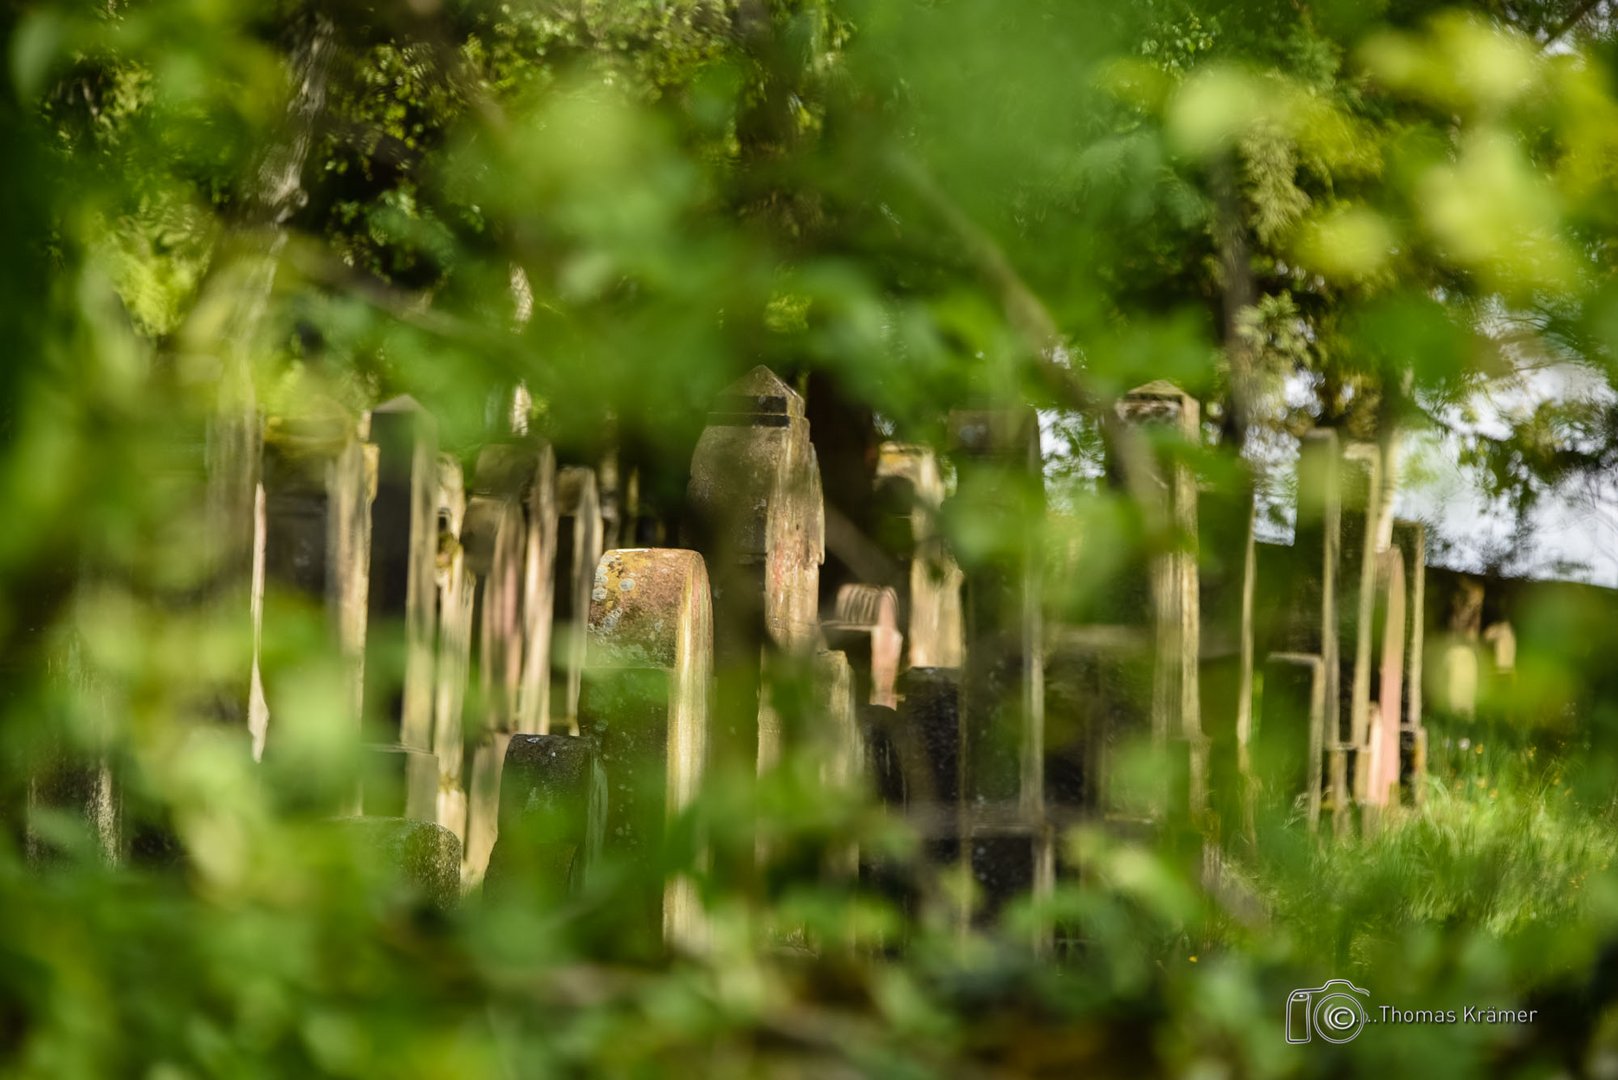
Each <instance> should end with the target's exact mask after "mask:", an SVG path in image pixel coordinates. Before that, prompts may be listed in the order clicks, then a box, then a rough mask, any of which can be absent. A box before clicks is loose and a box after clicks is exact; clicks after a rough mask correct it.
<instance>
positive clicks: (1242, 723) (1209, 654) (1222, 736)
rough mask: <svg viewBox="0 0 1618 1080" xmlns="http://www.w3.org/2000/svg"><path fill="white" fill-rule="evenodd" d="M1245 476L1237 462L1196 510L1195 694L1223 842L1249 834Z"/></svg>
mask: <svg viewBox="0 0 1618 1080" xmlns="http://www.w3.org/2000/svg"><path fill="white" fill-rule="evenodd" d="M1254 505H1255V504H1254V490H1253V483H1252V478H1251V475H1250V474H1249V473H1248V472H1247V470H1246V469H1245V468H1244V467H1242V465H1241V464H1240V463H1237V464H1235V465H1233V466H1232V467H1231V468H1230V471H1229V472H1228V473H1227V474H1226V475H1225V476H1224V477H1223V478H1219V479H1216V480H1215V482H1214V483H1213V484H1212V485H1211V486H1210V488H1209V489H1208V490H1205V491H1204V492H1202V496H1201V505H1200V507H1199V510H1198V519H1199V520H1198V526H1199V528H1200V534H1199V536H1198V544H1197V555H1198V567H1197V571H1198V588H1199V590H1200V593H1199V597H1198V604H1199V609H1200V613H1201V620H1202V622H1201V628H1200V643H1199V654H1200V663H1199V665H1198V692H1199V695H1200V707H1201V720H1202V728H1203V732H1204V734H1205V735H1206V736H1207V738H1208V791H1209V800H1210V804H1211V806H1212V808H1213V809H1214V811H1215V813H1216V815H1217V818H1216V820H1217V822H1218V827H1219V832H1220V835H1221V837H1223V838H1225V839H1226V840H1228V839H1230V838H1233V837H1235V836H1238V835H1248V836H1251V834H1252V824H1253V823H1252V806H1251V799H1250V795H1251V791H1250V778H1251V761H1250V751H1251V746H1250V742H1251V736H1252V726H1253V656H1254V649H1255V642H1254V633H1255V630H1254V606H1255V603H1256V598H1257V597H1256V593H1257V578H1258V559H1257V544H1256V539H1257V538H1256V536H1255V531H1254V523H1255V522H1254V518H1255V514H1254Z"/></svg>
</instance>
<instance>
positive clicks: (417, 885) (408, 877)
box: [333, 817, 461, 911]
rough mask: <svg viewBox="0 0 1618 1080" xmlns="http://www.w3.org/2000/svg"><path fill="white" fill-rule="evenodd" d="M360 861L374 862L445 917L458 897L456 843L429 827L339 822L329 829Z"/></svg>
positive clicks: (376, 820) (397, 821) (389, 821)
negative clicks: (333, 829)
mask: <svg viewBox="0 0 1618 1080" xmlns="http://www.w3.org/2000/svg"><path fill="white" fill-rule="evenodd" d="M333 824H334V825H335V826H336V827H337V828H338V829H339V830H340V831H341V832H342V833H343V834H345V835H346V838H347V840H348V841H349V842H350V843H351V844H353V845H354V848H355V853H356V854H357V855H358V856H360V857H362V858H372V859H376V860H377V861H378V862H379V863H380V865H381V866H382V867H383V868H385V869H386V870H388V871H390V872H392V873H393V874H395V875H396V876H397V880H398V883H399V884H400V885H401V886H403V887H404V888H405V890H406V891H407V892H408V893H409V894H411V895H412V896H413V898H415V899H418V900H420V901H422V902H424V903H426V904H427V905H428V906H430V907H433V908H436V909H439V910H444V911H447V910H448V909H450V908H452V907H454V906H455V905H456V903H458V902H459V900H460V897H461V842H460V841H459V840H458V839H456V837H455V834H454V833H452V832H450V831H449V830H448V829H446V828H444V827H443V826H441V825H435V824H433V823H432V822H430V821H411V820H409V819H408V818H386V817H359V818H338V819H336V820H335V822H334V823H333Z"/></svg>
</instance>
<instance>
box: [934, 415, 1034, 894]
mask: <svg viewBox="0 0 1618 1080" xmlns="http://www.w3.org/2000/svg"><path fill="white" fill-rule="evenodd" d="M950 431H951V436H952V442H953V445H954V447H955V453H954V460H955V462H956V475H957V485H956V493H955V495H954V496H953V497H952V499H951V500H950V503H949V505H948V508H947V510H946V513H947V515H948V516H949V517H950V518H951V519H953V520H954V521H955V522H956V523H957V525H958V527H959V528H960V529H962V530H967V529H970V523H971V522H972V521H974V520H976V521H995V522H999V523H1001V524H1002V526H1006V525H1009V526H1010V527H1009V528H1002V530H1001V532H1002V533H1003V535H1001V536H999V537H996V538H995V540H994V542H993V543H991V544H989V545H986V546H976V547H966V546H962V547H959V548H958V549H957V552H956V554H957V558H958V559H959V560H960V563H961V567H962V570H963V572H964V574H965V583H966V584H965V592H964V597H965V602H964V606H963V611H964V614H965V620H964V623H965V627H966V655H965V661H966V664H965V667H964V668H963V669H962V685H961V733H962V738H961V754H962V759H963V768H962V770H961V772H962V806H963V816H964V818H965V829H964V831H963V833H962V842H963V843H966V844H968V845H969V847H968V850H967V853H966V855H967V861H968V863H969V866H970V869H971V872H972V876H973V878H974V879H975V881H976V882H977V884H978V886H979V888H980V890H981V899H982V903H981V905H980V906H979V908H978V910H977V911H976V912H974V917H975V919H976V920H977V921H979V922H982V923H987V922H989V921H992V920H993V919H995V918H996V917H997V916H998V915H999V913H1000V911H1001V909H1002V908H1003V907H1004V905H1005V903H1006V901H1007V900H1009V899H1011V898H1012V897H1014V896H1016V895H1018V894H1020V893H1022V892H1026V891H1029V890H1033V891H1035V892H1043V891H1046V889H1047V888H1048V886H1049V885H1050V884H1051V881H1050V873H1049V871H1050V868H1051V867H1052V866H1053V865H1054V864H1053V858H1052V849H1051V835H1050V830H1049V827H1048V823H1047V821H1046V817H1045V788H1044V785H1045V767H1044V761H1045V686H1044V677H1045V668H1044V621H1043V614H1042V610H1041V591H1040V571H1041V567H1042V552H1041V549H1040V544H1041V542H1042V538H1043V529H1042V523H1043V520H1044V515H1045V491H1044V475H1043V471H1042V466H1041V457H1040V446H1039V425H1038V420H1037V418H1036V416H1035V414H1034V412H1033V410H1032V409H1023V408H1017V409H1001V410H973V411H957V412H952V413H951V414H950ZM980 535H981V534H980Z"/></svg>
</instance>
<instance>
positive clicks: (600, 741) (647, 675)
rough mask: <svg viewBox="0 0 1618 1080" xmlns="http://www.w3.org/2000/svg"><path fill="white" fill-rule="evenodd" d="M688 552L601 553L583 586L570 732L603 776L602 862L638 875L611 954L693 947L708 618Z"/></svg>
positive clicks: (698, 562) (698, 561)
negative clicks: (586, 608)
mask: <svg viewBox="0 0 1618 1080" xmlns="http://www.w3.org/2000/svg"><path fill="white" fill-rule="evenodd" d="M709 590H710V585H709V581H708V574H707V570H706V568H705V567H704V565H703V561H702V557H701V556H699V555H698V554H697V553H696V552H693V551H683V550H677V549H669V548H639V549H628V550H622V549H621V550H617V551H609V552H607V553H606V554H605V555H603V556H602V558H601V562H600V563H599V564H597V567H596V573H595V579H594V583H593V587H592V589H591V594H590V595H591V600H590V616H589V624H588V639H587V645H586V650H585V678H584V691H583V694H582V695H581V697H580V701H579V726H580V728H581V730H582V731H583V732H584V734H585V735H587V736H589V737H591V738H593V739H595V740H596V744H597V746H598V747H599V748H600V750H599V753H600V762H601V767H602V770H603V772H604V773H605V776H606V784H607V796H606V797H607V814H606V819H605V826H604V832H603V836H604V842H603V858H604V859H607V860H613V861H615V862H616V863H617V864H618V865H619V867H620V869H623V870H624V871H625V872H630V873H634V874H638V875H639V876H638V877H637V878H636V879H635V881H634V883H633V885H632V886H631V887H630V888H628V889H627V890H626V893H625V896H626V898H625V901H624V905H625V910H624V913H623V922H622V926H623V930H622V934H623V938H622V941H621V942H620V945H621V947H622V948H624V949H625V950H626V951H627V952H630V953H638V954H645V953H648V952H655V951H658V950H659V949H661V947H662V946H663V945H664V944H667V945H672V946H675V947H678V948H682V949H700V948H702V947H703V946H704V944H705V942H706V939H707V928H706V924H705V917H704V914H703V912H702V909H701V905H700V903H699V901H698V898H697V894H696V887H695V884H694V882H693V881H692V878H691V873H690V871H691V866H692V865H693V864H695V863H696V862H698V861H700V847H701V845H700V843H699V842H698V841H697V839H696V838H695V837H694V836H692V835H690V834H689V832H688V831H687V832H683V833H677V832H675V831H674V830H675V827H676V825H679V826H682V827H685V826H688V824H689V823H688V822H686V821H684V820H683V818H682V812H683V811H685V810H686V809H687V808H688V807H689V806H690V805H691V803H692V801H693V800H694V799H695V798H696V795H697V789H698V785H699V784H700V783H701V782H702V778H703V774H704V772H705V770H706V768H707V762H708V743H709V707H710V694H711V682H712V677H713V645H712V642H713V613H712V607H711V599H710V591H709Z"/></svg>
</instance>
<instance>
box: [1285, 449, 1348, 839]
mask: <svg viewBox="0 0 1618 1080" xmlns="http://www.w3.org/2000/svg"><path fill="white" fill-rule="evenodd" d="M1341 480H1342V450H1341V448H1340V447H1339V445H1338V441H1337V434H1336V432H1334V431H1330V430H1326V429H1316V430H1314V431H1310V432H1308V433H1307V434H1305V435H1304V436H1303V438H1302V439H1301V440H1300V443H1299V447H1298V470H1297V506H1296V511H1295V525H1294V534H1293V541H1292V550H1291V552H1290V558H1289V560H1288V561H1287V567H1286V569H1287V574H1286V577H1287V579H1288V580H1287V583H1286V587H1285V588H1282V589H1278V590H1277V591H1276V592H1275V593H1273V594H1272V593H1269V590H1266V594H1267V598H1268V600H1269V601H1270V602H1271V603H1272V604H1273V603H1279V604H1280V605H1281V608H1280V610H1279V611H1276V612H1274V613H1273V617H1272V618H1271V620H1270V622H1271V623H1272V624H1273V630H1274V632H1273V634H1272V635H1271V644H1270V647H1271V649H1272V651H1274V652H1278V653H1293V654H1297V655H1303V656H1315V657H1318V658H1319V659H1320V663H1321V694H1322V700H1323V702H1324V704H1323V705H1322V708H1323V709H1324V710H1325V711H1324V717H1325V719H1324V721H1323V724H1324V726H1323V730H1322V737H1321V744H1320V751H1321V753H1322V754H1326V755H1328V756H1329V758H1330V760H1329V761H1327V762H1323V763H1322V767H1321V769H1320V770H1317V771H1314V772H1312V773H1311V775H1313V776H1315V777H1316V778H1317V779H1320V780H1321V781H1322V784H1323V785H1324V786H1325V787H1328V788H1329V792H1328V793H1329V795H1330V797H1331V802H1332V805H1333V806H1334V807H1343V808H1344V812H1346V807H1347V803H1348V797H1349V791H1348V776H1347V772H1346V759H1345V757H1344V748H1346V745H1347V744H1346V742H1345V740H1344V739H1343V734H1344V733H1343V732H1342V730H1341V727H1340V724H1339V721H1338V717H1339V715H1340V713H1341V709H1342V705H1341V699H1342V694H1341V690H1340V687H1341V685H1342V660H1341V657H1342V653H1341V650H1340V648H1339V644H1340V641H1341V638H1340V636H1339V635H1340V633H1341V628H1340V627H1339V625H1338V624H1339V618H1338V610H1339V596H1338V572H1339V569H1340V562H1341V551H1342V539H1343V534H1342V522H1343V517H1342V506H1343V503H1342V482H1341ZM1266 694H1268V690H1266ZM1328 766H1329V768H1328ZM1319 806H1320V798H1319V793H1317V794H1316V795H1314V796H1311V799H1310V807H1311V813H1310V819H1309V820H1310V824H1311V826H1313V825H1314V823H1315V822H1316V820H1317V818H1318V810H1319Z"/></svg>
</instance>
